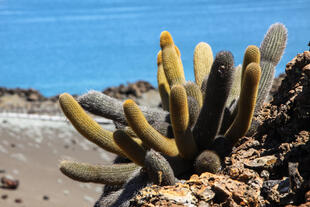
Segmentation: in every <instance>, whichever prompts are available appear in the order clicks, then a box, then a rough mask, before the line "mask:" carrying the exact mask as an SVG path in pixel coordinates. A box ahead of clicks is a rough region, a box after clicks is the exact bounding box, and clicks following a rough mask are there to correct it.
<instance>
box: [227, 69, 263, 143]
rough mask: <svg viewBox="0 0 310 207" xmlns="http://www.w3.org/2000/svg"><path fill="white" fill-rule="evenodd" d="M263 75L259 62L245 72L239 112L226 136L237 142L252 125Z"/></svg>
mask: <svg viewBox="0 0 310 207" xmlns="http://www.w3.org/2000/svg"><path fill="white" fill-rule="evenodd" d="M260 76H261V68H260V66H259V64H258V63H250V64H249V65H248V67H247V68H246V70H245V72H244V78H243V80H242V85H243V87H242V88H241V93H240V98H239V105H238V114H237V116H236V118H235V120H234V122H233V123H232V125H231V126H230V128H229V129H228V130H227V132H226V134H225V136H226V137H227V138H228V139H229V140H231V142H232V144H235V143H236V142H237V141H238V139H239V138H241V137H243V136H244V135H245V134H246V132H247V131H248V129H249V128H250V126H251V121H252V117H253V113H254V109H255V104H256V98H257V91H258V84H259V80H260Z"/></svg>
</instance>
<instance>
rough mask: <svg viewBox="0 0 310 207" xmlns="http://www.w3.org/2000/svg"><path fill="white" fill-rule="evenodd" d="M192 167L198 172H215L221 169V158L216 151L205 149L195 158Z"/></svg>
mask: <svg viewBox="0 0 310 207" xmlns="http://www.w3.org/2000/svg"><path fill="white" fill-rule="evenodd" d="M194 167H195V171H196V173H198V174H201V173H204V172H211V173H217V172H218V171H219V170H220V169H221V160H220V157H219V156H218V155H217V153H216V152H214V151H210V150H205V151H203V152H202V153H201V154H200V155H199V156H198V157H197V158H196V160H195V163H194Z"/></svg>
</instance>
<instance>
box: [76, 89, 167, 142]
mask: <svg viewBox="0 0 310 207" xmlns="http://www.w3.org/2000/svg"><path fill="white" fill-rule="evenodd" d="M77 101H78V102H79V104H81V106H82V107H83V108H84V109H85V110H86V111H89V112H91V113H93V114H95V115H99V116H102V117H105V118H108V119H111V120H113V121H115V122H117V123H120V124H122V125H124V126H126V125H127V120H126V117H125V114H124V112H123V103H122V102H121V101H119V100H117V99H115V98H112V97H109V96H107V95H105V94H103V93H101V92H98V91H93V90H92V91H89V92H88V93H86V94H84V95H82V96H80V97H79V98H78V99H77ZM140 108H141V110H142V112H143V114H144V115H145V117H146V119H147V120H148V122H149V123H150V124H151V125H152V126H153V127H154V128H155V129H157V130H158V131H159V132H160V133H162V134H164V135H166V136H169V134H170V133H169V127H170V124H169V113H168V112H166V111H163V110H160V109H154V108H150V107H145V106H141V107H140Z"/></svg>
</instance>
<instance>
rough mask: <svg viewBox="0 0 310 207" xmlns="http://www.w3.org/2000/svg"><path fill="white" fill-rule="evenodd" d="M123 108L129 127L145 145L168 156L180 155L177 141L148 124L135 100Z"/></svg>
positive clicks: (127, 102)
mask: <svg viewBox="0 0 310 207" xmlns="http://www.w3.org/2000/svg"><path fill="white" fill-rule="evenodd" d="M123 108H124V113H125V116H126V119H127V122H128V124H129V126H130V127H131V128H132V129H133V131H134V132H135V133H136V134H137V135H138V137H139V138H140V139H141V140H142V141H143V144H145V145H146V146H147V147H150V148H153V149H154V150H156V151H159V152H162V153H164V154H166V155H168V156H177V155H178V154H179V151H178V148H177V146H176V143H175V140H174V139H169V138H167V137H165V136H163V135H161V134H160V133H159V132H158V131H156V130H155V129H154V128H153V127H152V126H151V125H150V124H149V123H148V122H147V120H146V119H145V117H144V115H143V113H142V112H141V110H140V109H139V107H138V106H137V104H136V103H135V102H134V101H133V100H131V99H128V100H126V101H125V102H124V104H123Z"/></svg>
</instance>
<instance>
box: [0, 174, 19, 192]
mask: <svg viewBox="0 0 310 207" xmlns="http://www.w3.org/2000/svg"><path fill="white" fill-rule="evenodd" d="M1 184H2V186H1V187H2V188H6V189H12V190H15V189H17V188H18V185H19V180H15V179H11V178H8V177H5V176H4V177H2V178H1Z"/></svg>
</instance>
